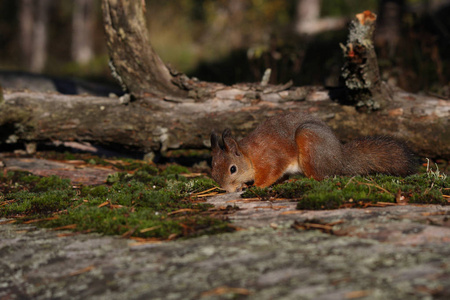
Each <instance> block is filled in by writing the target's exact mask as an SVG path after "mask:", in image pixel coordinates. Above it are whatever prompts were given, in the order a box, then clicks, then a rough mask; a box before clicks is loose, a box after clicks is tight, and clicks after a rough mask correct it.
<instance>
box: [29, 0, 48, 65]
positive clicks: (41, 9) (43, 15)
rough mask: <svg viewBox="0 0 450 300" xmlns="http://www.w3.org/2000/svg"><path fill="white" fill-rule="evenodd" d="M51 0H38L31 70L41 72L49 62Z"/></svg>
mask: <svg viewBox="0 0 450 300" xmlns="http://www.w3.org/2000/svg"><path fill="white" fill-rule="evenodd" d="M50 3H51V1H50V0H36V2H35V4H36V10H35V14H36V15H35V19H34V24H33V36H32V45H33V47H32V52H31V53H32V55H31V61H30V71H32V72H36V73H40V72H42V71H43V70H44V68H45V64H46V62H47V39H48V10H49V7H50Z"/></svg>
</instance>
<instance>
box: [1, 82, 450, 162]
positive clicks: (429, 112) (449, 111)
mask: <svg viewBox="0 0 450 300" xmlns="http://www.w3.org/2000/svg"><path fill="white" fill-rule="evenodd" d="M244 88H247V89H246V90H245V89H244ZM269 89H271V90H272V92H269ZM329 94H330V92H329V91H326V90H320V89H318V88H312V87H302V88H292V89H289V90H280V91H276V89H275V88H274V87H270V86H269V87H267V88H266V93H264V91H257V90H251V89H248V86H235V87H234V88H227V89H222V90H218V91H217V92H216V93H215V95H214V96H213V97H210V98H208V99H207V100H205V101H203V102H195V100H194V99H190V98H186V99H184V100H183V102H182V103H178V102H176V101H174V100H173V99H166V100H163V99H161V98H147V99H145V100H139V101H134V102H131V103H128V104H121V101H120V100H119V99H118V98H103V97H89V96H63V95H56V94H43V93H33V94H30V93H23V92H22V93H7V94H5V95H4V98H5V101H4V102H3V103H2V104H1V106H0V132H2V134H1V136H0V139H1V140H2V141H7V142H17V141H19V142H20V141H37V142H39V141H51V140H61V141H75V140H76V141H88V142H93V143H95V144H100V145H105V146H108V145H114V144H120V145H122V146H125V147H129V148H134V149H137V150H141V151H165V150H167V149H178V148H205V147H208V146H209V134H210V132H211V130H212V129H213V128H214V129H217V130H222V129H224V128H226V127H230V128H232V129H233V131H234V134H235V135H237V136H238V137H242V136H245V135H246V134H247V133H248V132H249V131H250V130H252V129H254V128H255V127H256V125H257V124H258V123H260V122H261V121H262V120H264V119H265V118H267V117H269V116H271V115H274V114H279V113H282V112H287V111H303V112H309V113H312V114H314V115H316V116H318V117H319V118H321V119H323V120H325V121H326V122H327V123H328V124H329V125H330V126H331V127H332V128H333V129H334V130H335V131H336V133H337V134H338V136H339V137H340V138H341V139H342V140H344V141H348V140H350V139H353V138H356V137H359V136H364V135H393V136H395V137H398V138H402V139H405V140H407V141H409V142H410V143H411V144H412V145H413V148H414V149H415V150H417V151H418V153H419V154H421V155H423V156H428V157H445V158H450V143H449V142H448V141H449V140H450V124H449V123H450V121H449V120H450V103H449V101H445V100H439V99H436V98H431V97H427V96H418V95H413V94H409V93H406V92H403V91H400V90H397V91H394V93H393V95H394V101H393V102H390V103H389V106H388V107H387V108H386V109H385V110H383V111H378V112H373V113H370V114H365V113H360V112H358V111H357V110H356V109H355V108H354V107H352V106H345V105H340V104H338V103H336V102H335V101H333V100H330V95H329ZM332 94H334V92H333V93H332Z"/></svg>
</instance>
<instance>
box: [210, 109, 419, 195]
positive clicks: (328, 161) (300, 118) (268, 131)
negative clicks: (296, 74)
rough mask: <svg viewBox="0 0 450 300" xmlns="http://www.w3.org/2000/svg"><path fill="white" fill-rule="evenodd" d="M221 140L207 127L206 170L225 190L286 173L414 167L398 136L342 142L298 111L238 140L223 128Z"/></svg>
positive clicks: (399, 171) (404, 171)
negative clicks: (208, 152) (208, 164)
mask: <svg viewBox="0 0 450 300" xmlns="http://www.w3.org/2000/svg"><path fill="white" fill-rule="evenodd" d="M222 144H223V145H220V143H219V137H218V136H217V134H215V133H214V132H212V133H211V148H212V172H211V175H212V177H213V179H214V180H215V181H216V182H217V183H219V185H220V186H221V187H222V188H223V189H225V190H226V191H227V192H235V191H240V190H241V189H242V187H243V186H244V184H247V185H248V184H252V183H253V184H254V185H255V186H258V187H268V186H270V185H272V184H274V183H275V182H277V181H278V180H280V179H281V178H283V177H284V176H285V175H290V174H299V173H300V174H304V175H305V176H307V177H310V178H314V179H316V180H322V179H324V178H325V177H328V176H333V175H367V174H371V173H383V174H391V175H396V176H406V175H409V174H412V173H414V172H415V167H416V166H415V159H414V155H413V153H412V151H411V150H410V149H409V148H408V147H407V146H406V145H405V144H403V143H402V142H399V141H397V140H395V139H392V138H390V137H384V136H381V137H364V138H360V139H356V140H354V141H351V142H349V143H347V144H342V143H341V142H340V141H339V140H338V139H337V137H336V135H335V134H334V133H333V131H332V130H331V128H330V127H329V126H328V125H327V124H325V123H324V122H323V121H321V120H319V119H317V118H315V117H313V116H311V115H308V114H303V113H288V114H283V115H278V116H274V117H271V118H268V119H267V120H265V121H264V122H263V123H261V124H260V125H259V126H258V127H257V128H256V129H255V130H254V131H253V132H251V133H250V134H249V135H248V136H247V137H245V138H243V139H242V140H240V141H236V139H234V138H233V137H232V135H231V131H230V130H229V129H225V131H224V132H223V134H222Z"/></svg>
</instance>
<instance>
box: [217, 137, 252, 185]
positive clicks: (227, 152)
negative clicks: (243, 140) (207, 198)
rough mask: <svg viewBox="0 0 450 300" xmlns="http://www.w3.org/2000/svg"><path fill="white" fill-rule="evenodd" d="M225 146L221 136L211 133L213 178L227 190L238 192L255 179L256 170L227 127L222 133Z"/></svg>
mask: <svg viewBox="0 0 450 300" xmlns="http://www.w3.org/2000/svg"><path fill="white" fill-rule="evenodd" d="M222 143H223V146H221V145H220V144H219V137H218V136H217V135H216V134H215V133H214V132H212V133H211V149H212V171H211V175H212V177H213V179H214V180H215V181H216V182H217V183H218V184H219V185H220V187H222V188H223V189H225V190H226V191H227V192H229V193H230V192H237V191H240V190H241V189H242V186H243V185H244V184H245V183H247V182H250V181H253V180H254V177H255V171H254V169H253V166H252V163H251V161H250V159H249V158H248V157H246V156H245V155H244V154H243V153H242V151H241V149H240V148H239V144H238V143H237V141H236V140H235V139H234V138H233V137H232V136H231V131H230V130H229V129H225V130H224V132H223V133H222Z"/></svg>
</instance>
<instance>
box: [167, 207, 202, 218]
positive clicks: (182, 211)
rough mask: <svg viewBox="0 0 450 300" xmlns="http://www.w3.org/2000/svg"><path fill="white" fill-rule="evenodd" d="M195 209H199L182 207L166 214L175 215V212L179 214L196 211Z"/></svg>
mask: <svg viewBox="0 0 450 300" xmlns="http://www.w3.org/2000/svg"><path fill="white" fill-rule="evenodd" d="M196 211H199V209H192V208H182V209H179V210H175V211H171V212H170V213H168V214H167V215H168V216H171V215H175V214H180V213H185V212H196Z"/></svg>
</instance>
